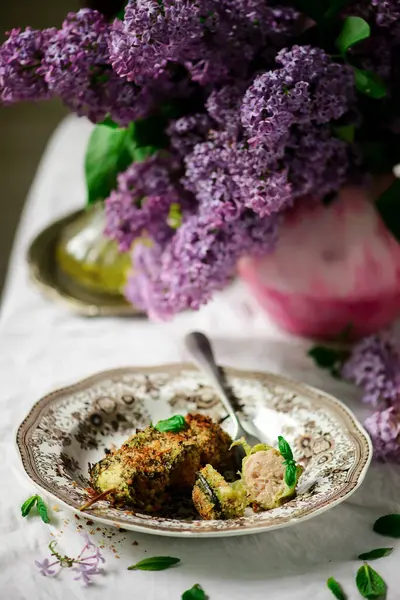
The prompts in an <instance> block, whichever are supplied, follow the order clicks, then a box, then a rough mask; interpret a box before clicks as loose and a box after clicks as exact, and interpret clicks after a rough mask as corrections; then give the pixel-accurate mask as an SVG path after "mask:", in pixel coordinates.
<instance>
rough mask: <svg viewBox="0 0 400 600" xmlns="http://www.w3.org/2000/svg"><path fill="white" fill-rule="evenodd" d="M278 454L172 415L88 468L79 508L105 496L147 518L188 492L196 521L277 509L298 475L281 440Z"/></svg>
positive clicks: (196, 418)
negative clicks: (234, 476) (87, 487)
mask: <svg viewBox="0 0 400 600" xmlns="http://www.w3.org/2000/svg"><path fill="white" fill-rule="evenodd" d="M278 444H279V450H277V449H275V448H273V447H272V446H267V445H266V444H257V445H256V446H254V447H253V448H252V447H250V446H249V444H247V442H246V441H245V440H244V439H241V440H237V441H235V442H233V443H232V440H231V438H230V437H229V435H228V434H227V433H226V432H225V431H223V429H222V428H221V427H220V425H218V424H216V423H214V422H213V421H212V420H211V419H210V417H207V416H204V415H201V414H188V415H186V417H182V416H180V415H175V416H174V417H171V418H170V419H166V420H164V421H160V422H159V423H158V424H157V425H155V426H153V425H150V426H149V427H146V429H144V430H142V431H137V433H135V434H134V435H132V436H131V437H130V438H129V439H128V440H126V442H124V444H123V445H122V446H121V447H120V448H118V449H116V450H113V451H111V452H109V454H107V456H105V457H104V458H103V459H102V460H100V461H99V462H97V463H96V464H94V465H92V466H91V467H90V469H89V472H90V479H91V484H92V488H93V491H94V493H97V495H95V496H94V497H92V498H91V499H90V501H89V502H87V503H86V504H85V505H83V506H82V507H81V510H85V509H86V508H88V507H89V506H91V505H92V504H94V503H95V502H97V501H99V500H102V499H107V500H108V501H109V502H111V503H112V504H113V505H115V506H120V507H123V506H127V507H129V508H132V509H133V510H140V511H142V512H147V513H153V512H156V511H158V510H160V509H161V508H163V507H165V506H166V505H167V504H168V502H169V500H171V499H172V496H174V497H176V496H177V494H178V498H179V500H181V499H183V498H184V497H186V498H189V497H190V496H189V494H190V493H191V496H192V501H193V505H194V507H195V509H196V510H197V512H198V513H199V515H200V516H201V517H202V518H203V519H234V518H237V517H241V516H243V514H244V512H245V509H246V507H247V506H252V508H253V509H254V510H256V511H259V510H269V509H271V508H275V507H277V506H280V505H281V504H283V503H284V502H287V501H288V500H290V499H291V498H293V497H294V496H295V494H296V486H297V482H298V479H299V477H300V475H301V473H302V471H303V469H302V467H301V466H299V465H297V464H296V462H295V460H294V458H293V453H292V450H291V448H290V446H289V444H288V443H287V441H286V440H285V439H284V438H282V437H279V438H278ZM236 445H242V446H243V447H244V450H245V453H246V456H245V458H244V459H243V462H242V472H241V473H239V475H240V478H239V479H238V480H237V481H235V482H233V483H230V482H228V481H227V480H226V479H225V477H224V474H225V475H227V474H228V473H229V470H230V467H232V464H233V458H232V452H231V447H232V446H236Z"/></svg>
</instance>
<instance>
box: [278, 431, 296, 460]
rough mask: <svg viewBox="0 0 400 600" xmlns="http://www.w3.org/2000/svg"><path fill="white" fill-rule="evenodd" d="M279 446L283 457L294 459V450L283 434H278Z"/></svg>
mask: <svg viewBox="0 0 400 600" xmlns="http://www.w3.org/2000/svg"><path fill="white" fill-rule="evenodd" d="M278 446H279V452H280V453H281V454H282V456H283V458H284V459H285V460H287V461H292V460H293V452H292V449H291V447H290V446H289V444H288V442H287V441H286V440H285V438H284V437H282V436H281V435H280V436H278Z"/></svg>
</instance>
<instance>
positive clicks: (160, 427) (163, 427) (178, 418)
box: [154, 415, 187, 433]
mask: <svg viewBox="0 0 400 600" xmlns="http://www.w3.org/2000/svg"><path fill="white" fill-rule="evenodd" d="M154 428H155V429H157V431H161V433H165V432H167V431H172V432H173V433H179V431H183V430H184V429H186V428H187V423H186V421H185V417H182V415H175V416H173V417H170V418H169V419H165V420H163V421H158V423H157V425H155V426H154Z"/></svg>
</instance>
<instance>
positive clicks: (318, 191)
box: [283, 125, 355, 199]
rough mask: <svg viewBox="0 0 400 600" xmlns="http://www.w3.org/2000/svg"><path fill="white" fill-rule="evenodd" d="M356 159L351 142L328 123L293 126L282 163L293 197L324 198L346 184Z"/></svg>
mask: <svg viewBox="0 0 400 600" xmlns="http://www.w3.org/2000/svg"><path fill="white" fill-rule="evenodd" d="M354 161H355V157H353V155H352V154H351V147H350V146H349V144H347V143H346V142H343V141H342V140H340V139H339V138H337V137H334V136H333V135H332V131H331V128H330V127H329V126H328V125H326V126H325V125H322V126H319V127H315V126H312V125H311V126H307V125H302V126H299V127H296V128H292V130H291V132H290V135H289V139H288V142H287V145H286V149H285V156H284V159H283V163H284V164H285V165H286V167H287V170H288V181H289V182H290V184H291V191H292V196H293V198H294V199H295V198H298V197H301V196H306V195H310V196H314V197H318V198H323V197H324V196H325V195H326V194H329V193H331V192H335V191H337V190H338V189H339V188H340V187H341V186H342V185H344V184H345V183H346V181H347V179H348V175H349V171H350V166H353V165H354Z"/></svg>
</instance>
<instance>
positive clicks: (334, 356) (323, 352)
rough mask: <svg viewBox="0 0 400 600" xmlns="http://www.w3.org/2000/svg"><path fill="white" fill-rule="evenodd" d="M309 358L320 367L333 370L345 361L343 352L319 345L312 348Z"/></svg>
mask: <svg viewBox="0 0 400 600" xmlns="http://www.w3.org/2000/svg"><path fill="white" fill-rule="evenodd" d="M308 356H310V357H311V358H312V359H313V360H314V362H315V364H316V365H317V366H318V367H321V368H322V369H332V368H334V367H336V366H337V365H338V364H340V363H341V362H342V361H343V350H340V349H337V348H329V347H328V346H320V345H317V346H313V347H312V348H310V350H309V351H308Z"/></svg>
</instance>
